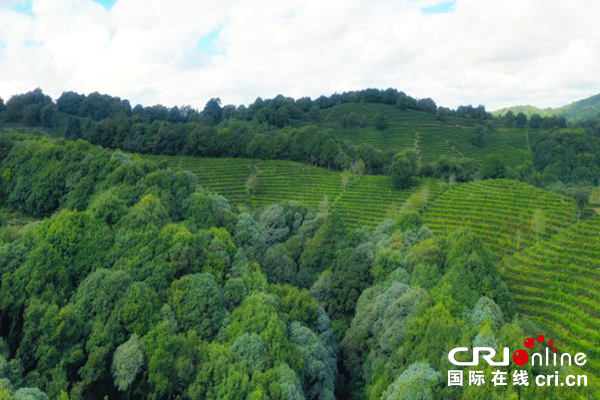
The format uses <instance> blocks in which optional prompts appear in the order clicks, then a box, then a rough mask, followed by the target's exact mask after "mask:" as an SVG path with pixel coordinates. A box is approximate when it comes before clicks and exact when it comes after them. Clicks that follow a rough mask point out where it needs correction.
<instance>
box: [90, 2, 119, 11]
mask: <svg viewBox="0 0 600 400" xmlns="http://www.w3.org/2000/svg"><path fill="white" fill-rule="evenodd" d="M91 1H93V2H95V3H99V4H102V5H103V6H104V7H105V8H107V9H110V8H111V7H112V6H113V5H114V4H115V3H116V2H117V0H91Z"/></svg>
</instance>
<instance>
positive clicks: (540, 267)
mask: <svg viewBox="0 0 600 400" xmlns="http://www.w3.org/2000/svg"><path fill="white" fill-rule="evenodd" d="M503 276H504V279H505V280H506V281H507V283H508V285H509V287H510V290H511V292H512V294H513V296H514V298H515V303H516V306H517V309H518V311H519V312H520V313H522V314H523V315H525V316H527V317H529V318H531V319H533V320H534V321H535V322H536V323H537V324H538V325H539V326H540V327H541V328H543V329H544V330H545V332H548V335H550V334H552V335H553V336H550V337H551V338H552V339H553V340H555V342H556V343H557V347H558V348H559V351H561V352H562V351H567V352H569V353H571V354H575V353H577V352H581V351H582V352H584V353H585V354H586V355H587V360H588V363H587V364H586V366H585V369H586V370H590V369H591V370H592V371H593V372H595V373H596V374H600V359H599V356H600V216H596V217H594V218H592V219H589V220H587V221H585V222H582V223H579V224H576V225H574V226H573V227H571V228H569V229H567V230H565V231H564V232H562V233H560V234H558V235H556V236H554V237H552V238H550V239H548V240H544V241H542V242H540V243H539V244H536V245H535V246H532V247H530V248H528V249H526V250H525V251H523V252H521V253H517V254H515V255H514V256H513V257H509V258H507V259H505V261H504V266H503Z"/></svg>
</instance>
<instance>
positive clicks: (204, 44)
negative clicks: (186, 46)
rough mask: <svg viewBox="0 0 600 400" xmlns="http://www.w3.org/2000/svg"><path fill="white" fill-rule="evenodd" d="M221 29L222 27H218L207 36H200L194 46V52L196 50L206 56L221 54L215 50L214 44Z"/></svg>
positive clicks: (215, 44)
mask: <svg viewBox="0 0 600 400" xmlns="http://www.w3.org/2000/svg"><path fill="white" fill-rule="evenodd" d="M222 29H223V27H222V26H219V27H218V28H217V29H214V30H213V31H211V32H210V33H209V34H208V35H205V36H202V37H201V38H200V40H199V41H198V44H197V45H196V50H198V51H199V52H200V53H203V54H208V55H209V56H215V55H217V54H223V53H222V52H221V51H219V49H218V48H217V43H216V41H217V40H218V39H219V35H220V34H221V30H222Z"/></svg>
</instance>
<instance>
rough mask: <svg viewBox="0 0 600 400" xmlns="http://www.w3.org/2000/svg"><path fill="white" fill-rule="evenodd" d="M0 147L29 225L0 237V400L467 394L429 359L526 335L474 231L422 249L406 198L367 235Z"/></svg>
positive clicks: (128, 159)
mask: <svg viewBox="0 0 600 400" xmlns="http://www.w3.org/2000/svg"><path fill="white" fill-rule="evenodd" d="M0 139H1V140H0V170H1V171H2V175H1V177H0V180H1V183H2V185H0V200H1V201H2V203H3V204H5V206H6V207H9V209H11V210H13V211H18V212H21V213H24V214H26V215H29V216H35V217H38V218H40V217H44V216H47V217H46V218H44V219H43V220H41V221H40V222H38V223H35V224H32V225H29V226H26V227H23V228H14V227H4V228H2V229H0V260H1V261H0V396H2V398H7V399H12V398H15V399H24V398H35V399H48V398H53V399H54V398H58V399H69V398H70V399H83V398H86V399H102V398H105V397H108V398H115V399H117V398H127V399H138V398H139V399H147V398H150V399H173V398H206V399H223V398H248V399H323V400H326V399H333V398H349V399H362V398H368V399H380V398H385V399H398V398H424V399H433V398H442V397H443V398H461V397H462V398H470V397H471V396H472V395H474V394H475V393H473V392H471V391H470V388H469V387H468V386H466V387H457V386H448V385H447V381H446V377H447V370H448V369H454V368H455V367H454V366H451V365H449V363H448V361H447V358H446V357H445V355H446V354H447V352H448V351H449V350H450V349H452V348H454V347H457V346H459V345H465V344H469V345H472V346H482V345H483V346H491V347H494V348H496V349H500V348H502V347H504V346H509V347H511V348H513V347H515V348H516V346H518V345H519V344H520V343H521V342H522V340H523V338H524V337H527V335H531V334H532V332H536V330H534V328H532V327H530V326H528V325H527V324H524V323H523V322H521V321H520V320H518V319H516V318H515V317H514V306H513V301H512V299H511V296H510V294H509V292H508V290H507V288H506V286H505V284H504V283H503V282H502V281H501V280H500V278H499V271H498V269H497V267H496V266H495V264H494V262H493V259H492V256H491V254H490V252H489V251H488V250H487V249H486V248H485V247H484V246H483V244H482V242H481V240H480V239H479V238H478V236H477V235H476V234H474V233H473V232H471V231H469V230H460V231H457V232H455V233H453V234H452V235H450V236H448V237H433V235H432V233H431V232H430V231H429V229H428V228H427V227H426V226H425V225H423V222H422V220H421V216H420V214H419V212H418V211H417V209H416V208H414V207H413V205H411V204H410V203H409V204H407V208H406V210H405V211H404V212H402V213H401V214H399V215H398V216H397V217H395V218H394V219H389V220H387V221H385V222H384V223H383V224H382V225H381V226H380V227H379V228H378V229H377V230H376V231H375V232H374V233H373V234H367V233H366V232H364V231H361V230H354V231H352V230H350V229H348V228H347V227H346V226H345V224H344V222H343V220H341V219H340V217H339V216H338V215H337V214H336V213H335V212H333V211H329V210H328V209H327V208H323V209H320V210H312V209H310V208H307V207H305V206H303V205H300V204H298V203H294V202H290V203H283V204H274V205H270V206H268V207H266V208H264V209H261V210H257V211H256V212H255V213H254V214H249V213H248V212H243V211H240V210H237V209H235V208H234V207H232V206H231V205H230V204H229V203H228V201H227V200H226V199H225V198H223V197H221V196H218V195H215V194H213V193H210V192H207V191H205V190H203V189H202V188H198V187H197V182H196V177H195V176H194V175H193V174H191V173H189V172H185V171H178V172H174V171H172V170H168V169H163V168H161V167H159V166H157V165H155V164H153V163H148V162H145V161H141V160H139V159H137V158H136V157H132V156H128V155H125V154H124V153H122V152H120V151H109V150H106V149H102V148H99V147H97V146H93V145H90V144H89V143H86V142H83V141H77V142H73V141H62V140H25V139H23V138H18V139H15V138H12V139H11V138H9V137H6V136H2V137H0ZM406 157H407V158H408V157H410V155H407V156H406ZM529 372H530V373H533V371H529ZM488 373H489V371H488ZM536 373H552V372H549V371H545V370H544V369H543V368H542V369H540V370H537V371H536ZM550 389H551V388H550ZM550 389H546V388H543V387H538V386H536V385H530V386H529V387H523V388H519V387H513V386H512V385H510V386H507V387H493V386H491V385H490V386H488V387H486V388H485V389H482V390H484V391H485V394H486V396H487V397H513V396H514V397H518V396H519V395H521V396H526V397H529V396H532V397H540V398H543V397H550V396H551V395H552V392H550ZM579 390H581V391H582V393H583V394H585V392H583V391H584V390H585V388H579ZM478 393H479V392H478Z"/></svg>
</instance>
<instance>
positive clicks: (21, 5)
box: [12, 1, 33, 16]
mask: <svg viewBox="0 0 600 400" xmlns="http://www.w3.org/2000/svg"><path fill="white" fill-rule="evenodd" d="M31 4H32V2H31V1H20V2H17V3H16V4H15V5H13V6H12V9H13V10H15V11H17V12H19V13H21V14H25V15H29V16H32V15H33V11H31Z"/></svg>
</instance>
